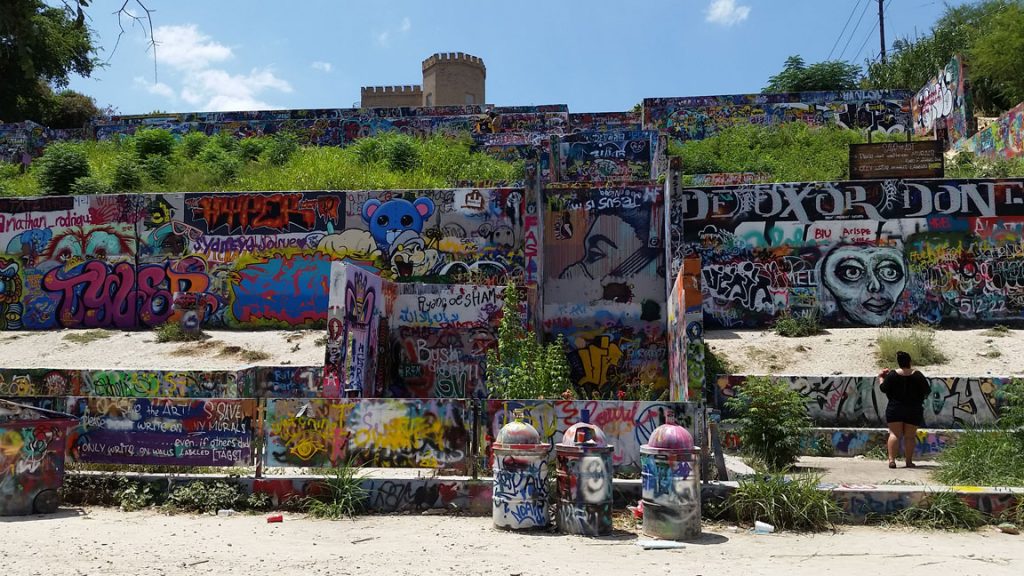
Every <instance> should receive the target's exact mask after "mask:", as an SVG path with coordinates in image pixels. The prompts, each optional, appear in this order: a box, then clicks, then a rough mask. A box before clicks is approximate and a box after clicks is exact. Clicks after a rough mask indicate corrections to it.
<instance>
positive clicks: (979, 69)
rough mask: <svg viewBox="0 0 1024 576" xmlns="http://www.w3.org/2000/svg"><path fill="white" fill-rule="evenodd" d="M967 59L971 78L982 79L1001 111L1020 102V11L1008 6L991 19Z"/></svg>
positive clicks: (1023, 63) (1023, 57)
mask: <svg viewBox="0 0 1024 576" xmlns="http://www.w3.org/2000/svg"><path fill="white" fill-rule="evenodd" d="M970 56H971V59H970V63H971V74H972V75H973V76H974V77H977V78H984V79H985V81H986V82H987V83H989V84H990V86H987V89H990V90H992V91H994V92H995V94H996V95H998V96H1000V97H1002V98H1003V100H1002V102H1003V103H1005V105H1006V106H1005V107H1010V106H1013V105H1014V104H1015V103H1017V102H1021V101H1024V7H1022V6H1021V5H1020V4H1018V3H1012V4H1010V5H1009V6H1006V7H1005V8H1004V9H1003V10H1001V11H1000V12H999V13H998V14H997V15H996V16H995V17H993V18H992V19H991V21H990V22H989V25H988V27H987V28H986V29H985V31H984V32H983V33H982V34H981V35H980V36H979V37H978V38H977V39H976V40H975V42H974V45H973V46H971V50H970Z"/></svg>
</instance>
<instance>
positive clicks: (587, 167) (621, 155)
mask: <svg viewBox="0 0 1024 576" xmlns="http://www.w3.org/2000/svg"><path fill="white" fill-rule="evenodd" d="M664 154H665V150H663V149H662V147H661V145H660V143H659V140H658V133H657V132H655V131H653V130H647V131H644V130H636V131H629V132H627V131H621V130H607V131H589V132H577V133H575V134H571V135H569V136H561V137H553V138H552V140H551V156H552V158H551V166H552V168H553V174H552V175H551V176H552V181H554V182H645V181H650V180H657V179H658V169H659V167H660V165H661V164H664V159H663V158H662V159H659V156H662V157H663V156H664Z"/></svg>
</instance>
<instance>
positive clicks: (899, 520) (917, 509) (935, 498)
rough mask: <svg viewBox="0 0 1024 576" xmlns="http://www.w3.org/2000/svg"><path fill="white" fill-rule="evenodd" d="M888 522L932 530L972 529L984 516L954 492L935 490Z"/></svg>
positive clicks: (982, 522) (983, 521) (983, 520)
mask: <svg viewBox="0 0 1024 576" xmlns="http://www.w3.org/2000/svg"><path fill="white" fill-rule="evenodd" d="M888 522H889V523H891V524H898V525H903V526H912V527H914V528H929V529H932V530H974V529H975V528H978V527H980V526H983V525H984V524H985V516H984V515H983V514H982V513H981V512H978V511H977V510H975V509H974V508H971V507H970V506H968V505H967V503H965V502H964V501H963V499H962V498H960V496H959V495H957V494H956V493H955V492H935V493H933V494H928V495H927V496H925V497H924V498H923V499H921V501H920V502H918V503H917V504H915V505H913V506H910V507H907V508H904V509H903V510H900V511H899V512H897V513H896V514H894V515H893V516H891V517H890V518H889V519H888Z"/></svg>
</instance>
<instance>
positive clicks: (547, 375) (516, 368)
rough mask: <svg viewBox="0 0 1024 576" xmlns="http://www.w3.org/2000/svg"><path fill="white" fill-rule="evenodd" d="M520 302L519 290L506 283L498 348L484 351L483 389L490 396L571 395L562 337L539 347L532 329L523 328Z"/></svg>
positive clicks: (516, 397) (522, 398)
mask: <svg viewBox="0 0 1024 576" xmlns="http://www.w3.org/2000/svg"><path fill="white" fill-rule="evenodd" d="M521 303H522V294H521V293H520V290H519V288H517V287H516V286H515V285H513V284H511V283H510V284H509V285H508V286H507V287H505V292H504V306H503V307H502V317H501V324H500V325H499V326H498V349H497V350H488V351H487V387H488V389H489V390H490V394H491V397H493V398H509V399H518V400H526V399H534V398H547V399H553V398H558V397H559V396H561V395H562V394H563V393H564V392H566V391H570V392H571V391H572V380H571V379H570V378H569V362H568V359H567V358H566V353H565V342H564V340H563V339H562V336H561V335H559V337H558V338H557V339H556V340H555V341H554V342H551V343H550V344H547V345H544V344H541V343H540V340H539V339H538V338H537V335H536V334H535V333H534V332H533V330H526V329H525V328H524V322H523V315H522V312H521V310H520V306H521ZM587 397H588V398H589V397H590V395H588V396H587Z"/></svg>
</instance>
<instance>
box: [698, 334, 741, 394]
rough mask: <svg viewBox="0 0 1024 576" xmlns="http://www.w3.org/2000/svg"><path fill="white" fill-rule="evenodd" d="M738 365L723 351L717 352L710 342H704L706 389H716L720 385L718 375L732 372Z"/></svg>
mask: <svg viewBox="0 0 1024 576" xmlns="http://www.w3.org/2000/svg"><path fill="white" fill-rule="evenodd" d="M735 370H736V367H735V366H733V364H732V361H730V360H729V357H728V356H726V355H725V354H724V353H722V352H715V350H714V348H712V347H711V346H710V345H708V343H706V342H705V343H704V389H705V390H714V389H715V387H717V386H718V376H719V375H722V374H726V375H728V374H732V373H733V372H735Z"/></svg>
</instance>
